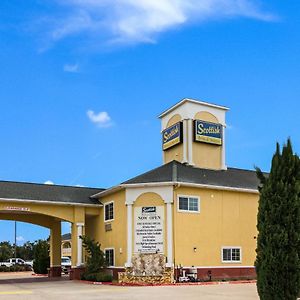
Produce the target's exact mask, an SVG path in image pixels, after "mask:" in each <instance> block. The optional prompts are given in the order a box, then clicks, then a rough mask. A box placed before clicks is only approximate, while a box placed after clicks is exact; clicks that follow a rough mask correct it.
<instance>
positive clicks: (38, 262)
mask: <svg viewBox="0 0 300 300" xmlns="http://www.w3.org/2000/svg"><path fill="white" fill-rule="evenodd" d="M49 267H50V257H49V243H48V242H47V241H44V240H38V241H37V242H36V244H35V247H34V261H33V270H34V272H35V273H37V274H47V272H48V270H47V269H48V268H49Z"/></svg>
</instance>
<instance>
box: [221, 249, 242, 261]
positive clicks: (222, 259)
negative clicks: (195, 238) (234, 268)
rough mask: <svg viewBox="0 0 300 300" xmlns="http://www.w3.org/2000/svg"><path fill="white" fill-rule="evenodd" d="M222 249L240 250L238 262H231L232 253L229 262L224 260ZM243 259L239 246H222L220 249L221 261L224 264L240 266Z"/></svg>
mask: <svg viewBox="0 0 300 300" xmlns="http://www.w3.org/2000/svg"><path fill="white" fill-rule="evenodd" d="M224 249H231V250H232V249H239V250H240V260H232V253H231V260H224V257H223V250H224ZM242 260H243V257H242V247H241V246H222V247H221V261H222V263H224V264H240V263H242Z"/></svg>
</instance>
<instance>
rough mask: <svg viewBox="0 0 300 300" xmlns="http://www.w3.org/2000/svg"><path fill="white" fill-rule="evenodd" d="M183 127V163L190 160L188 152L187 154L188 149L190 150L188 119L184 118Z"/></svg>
mask: <svg viewBox="0 0 300 300" xmlns="http://www.w3.org/2000/svg"><path fill="white" fill-rule="evenodd" d="M182 123H183V125H182V126H183V128H182V131H183V160H182V163H184V164H185V163H187V162H188V159H187V157H188V154H187V151H188V139H187V128H188V120H187V119H185V120H183V122H182Z"/></svg>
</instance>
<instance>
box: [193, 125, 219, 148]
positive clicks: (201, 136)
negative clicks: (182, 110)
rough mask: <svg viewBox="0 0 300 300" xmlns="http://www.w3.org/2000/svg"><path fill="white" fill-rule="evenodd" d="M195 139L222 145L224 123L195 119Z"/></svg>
mask: <svg viewBox="0 0 300 300" xmlns="http://www.w3.org/2000/svg"><path fill="white" fill-rule="evenodd" d="M194 129H195V130H194V140H195V142H204V143H209V144H215V145H222V125H221V124H216V123H211V122H206V121H201V120H195V121H194Z"/></svg>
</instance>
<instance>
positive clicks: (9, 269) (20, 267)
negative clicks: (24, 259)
mask: <svg viewBox="0 0 300 300" xmlns="http://www.w3.org/2000/svg"><path fill="white" fill-rule="evenodd" d="M24 271H32V268H31V267H30V266H28V265H24V266H23V265H14V266H11V267H6V266H0V272H24Z"/></svg>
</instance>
